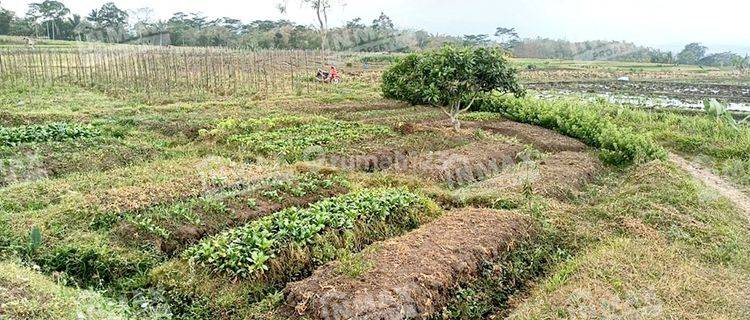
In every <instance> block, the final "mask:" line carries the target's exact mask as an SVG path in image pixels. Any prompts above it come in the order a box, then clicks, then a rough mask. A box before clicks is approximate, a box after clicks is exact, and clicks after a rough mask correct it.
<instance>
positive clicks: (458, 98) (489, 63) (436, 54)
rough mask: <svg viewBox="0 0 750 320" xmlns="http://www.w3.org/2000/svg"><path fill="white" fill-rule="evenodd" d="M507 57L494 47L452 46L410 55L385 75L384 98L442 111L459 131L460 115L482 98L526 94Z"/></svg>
mask: <svg viewBox="0 0 750 320" xmlns="http://www.w3.org/2000/svg"><path fill="white" fill-rule="evenodd" d="M505 54H506V52H505V51H504V50H502V49H499V48H494V47H468V48H454V47H450V46H446V47H443V48H442V49H440V50H435V51H427V52H422V53H414V54H410V55H408V56H406V57H405V58H403V59H401V60H399V61H398V62H396V63H395V64H394V65H393V66H392V67H391V68H390V69H388V70H386V72H385V73H384V74H383V85H382V90H383V95H384V96H385V97H386V98H391V99H398V100H403V101H407V102H409V103H412V104H427V105H431V106H435V107H440V108H442V109H443V111H444V112H445V113H446V114H447V115H448V116H449V117H450V120H451V123H452V124H453V126H454V128H455V129H456V130H458V129H459V128H460V122H459V121H458V115H459V114H460V113H461V112H463V111H466V110H469V109H470V108H471V107H472V105H473V103H474V101H475V100H476V99H477V98H478V97H479V96H481V95H483V94H489V93H492V92H499V93H512V94H514V95H516V96H521V95H523V94H524V90H523V88H522V87H521V85H520V84H519V82H518V79H517V78H516V70H515V69H514V68H512V67H511V66H510V63H509V62H508V61H507V59H506V58H505Z"/></svg>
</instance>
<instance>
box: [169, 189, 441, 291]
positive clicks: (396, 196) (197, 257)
mask: <svg viewBox="0 0 750 320" xmlns="http://www.w3.org/2000/svg"><path fill="white" fill-rule="evenodd" d="M428 206H429V204H428V200H427V199H426V198H424V197H423V196H421V195H419V194H416V193H412V192H409V191H407V190H405V189H393V188H388V189H365V190H362V191H358V192H353V193H349V194H346V195H343V196H339V197H335V198H329V199H326V200H323V201H319V202H317V203H315V204H313V205H311V206H310V207H309V208H307V209H299V208H289V209H285V210H282V211H279V212H277V213H275V214H273V215H270V216H267V217H264V218H262V219H260V220H256V221H255V222H253V223H251V224H249V225H247V226H244V227H240V228H235V229H232V230H229V231H227V232H224V233H221V234H218V235H216V236H214V237H211V238H208V239H205V240H203V241H201V242H200V243H198V244H197V245H195V246H193V247H191V248H189V249H188V250H186V251H185V253H184V256H185V257H187V258H189V259H192V260H193V261H194V262H197V263H199V264H202V265H204V266H207V267H209V268H211V269H212V270H213V271H215V272H226V273H229V274H231V275H233V276H237V277H250V276H253V275H256V274H258V273H263V272H264V271H266V270H268V268H269V262H270V261H272V260H273V259H274V258H276V257H277V255H278V254H280V251H281V250H283V248H288V247H289V246H294V245H296V246H304V245H306V244H308V243H312V242H313V241H314V239H315V238H316V237H318V236H322V235H323V234H324V233H326V232H330V231H336V232H344V231H347V230H353V229H355V228H356V226H357V225H358V224H360V223H362V224H369V223H373V224H374V223H379V222H387V223H393V224H396V225H412V226H416V225H418V224H419V222H420V220H419V217H420V216H419V214H420V213H422V212H424V211H426V210H427V208H428Z"/></svg>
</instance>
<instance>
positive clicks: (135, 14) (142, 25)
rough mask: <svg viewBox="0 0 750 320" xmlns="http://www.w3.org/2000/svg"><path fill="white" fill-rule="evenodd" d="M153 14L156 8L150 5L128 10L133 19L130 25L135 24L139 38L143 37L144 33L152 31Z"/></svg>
mask: <svg viewBox="0 0 750 320" xmlns="http://www.w3.org/2000/svg"><path fill="white" fill-rule="evenodd" d="M153 15H154V9H151V8H149V7H143V8H136V9H131V10H128V17H129V18H130V20H131V21H130V25H132V26H133V30H134V31H135V33H136V36H138V38H142V37H143V34H144V33H149V32H150V30H151V25H152V23H153V20H152V17H153Z"/></svg>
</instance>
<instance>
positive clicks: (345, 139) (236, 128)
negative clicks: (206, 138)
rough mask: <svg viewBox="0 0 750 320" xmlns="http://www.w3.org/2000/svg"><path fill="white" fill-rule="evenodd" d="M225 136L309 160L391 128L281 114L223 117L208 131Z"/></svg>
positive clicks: (268, 152) (255, 149) (250, 147)
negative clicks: (243, 120)
mask: <svg viewBox="0 0 750 320" xmlns="http://www.w3.org/2000/svg"><path fill="white" fill-rule="evenodd" d="M208 134H209V135H211V136H218V137H225V139H226V141H227V142H229V143H238V144H240V145H241V146H242V147H243V148H244V149H245V150H247V151H249V152H252V153H255V154H258V155H261V156H278V157H280V158H282V159H284V160H286V161H288V162H296V161H299V160H311V159H315V158H317V157H318V156H320V155H321V154H322V153H326V152H331V151H337V150H339V149H341V148H343V147H345V146H347V145H350V144H352V143H356V142H360V141H365V140H368V139H371V138H374V137H379V136H388V135H391V134H393V133H392V132H391V130H390V128H388V127H385V126H378V125H363V124H359V123H356V122H344V121H336V120H328V119H326V118H322V117H305V118H303V117H297V116H283V117H275V118H265V119H254V120H249V121H245V122H241V121H237V120H234V119H230V120H226V121H223V122H221V123H219V125H218V126H217V129H214V130H212V131H210V132H209V133H208Z"/></svg>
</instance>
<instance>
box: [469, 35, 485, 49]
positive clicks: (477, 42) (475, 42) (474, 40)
mask: <svg viewBox="0 0 750 320" xmlns="http://www.w3.org/2000/svg"><path fill="white" fill-rule="evenodd" d="M488 44H490V36H489V35H486V34H466V35H464V46H469V47H471V46H486V45H488Z"/></svg>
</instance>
